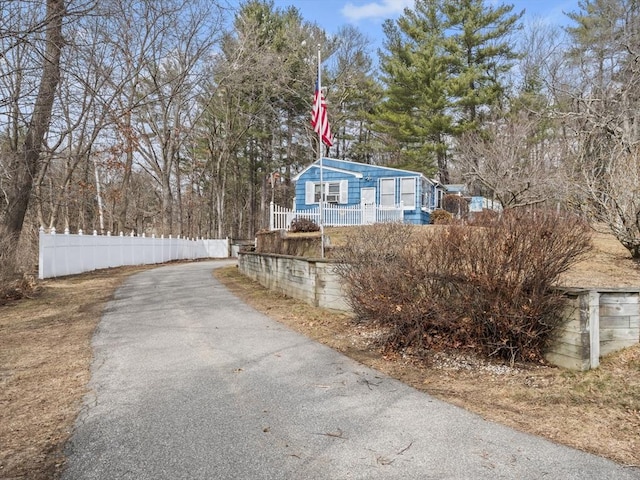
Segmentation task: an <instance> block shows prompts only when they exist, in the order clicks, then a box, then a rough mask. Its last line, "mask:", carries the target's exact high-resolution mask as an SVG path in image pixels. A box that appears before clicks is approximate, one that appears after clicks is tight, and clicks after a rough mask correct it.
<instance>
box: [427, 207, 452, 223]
mask: <svg viewBox="0 0 640 480" xmlns="http://www.w3.org/2000/svg"><path fill="white" fill-rule="evenodd" d="M452 221H453V215H451V214H450V213H449V212H447V211H446V210H435V211H434V212H433V213H432V214H431V223H432V224H434V225H447V224H449V223H451V222H452Z"/></svg>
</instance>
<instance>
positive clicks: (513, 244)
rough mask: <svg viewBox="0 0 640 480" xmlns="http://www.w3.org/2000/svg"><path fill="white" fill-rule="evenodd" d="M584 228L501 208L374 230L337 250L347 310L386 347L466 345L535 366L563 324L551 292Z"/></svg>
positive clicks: (579, 250) (586, 243) (569, 219)
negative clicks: (458, 219) (474, 219)
mask: <svg viewBox="0 0 640 480" xmlns="http://www.w3.org/2000/svg"><path fill="white" fill-rule="evenodd" d="M590 245H591V243H590V232H589V230H588V227H587V226H586V225H585V224H584V223H583V222H582V221H581V220H580V219H578V218H576V217H573V216H560V215H558V214H555V213H551V212H544V211H533V212H515V211H509V212H505V213H504V214H503V215H502V216H501V217H500V218H498V219H492V220H490V221H488V222H487V223H485V224H481V225H477V224H476V225H474V226H469V225H446V226H445V225H443V226H433V227H429V228H426V229H425V228H421V229H418V228H415V227H414V228H412V227H410V226H407V225H398V224H389V225H374V226H372V227H369V228H363V229H362V230H359V231H357V233H355V234H353V235H352V236H351V237H350V238H349V239H348V242H347V246H346V247H344V248H343V249H342V250H341V251H340V254H339V260H340V261H341V263H340V266H339V267H338V272H339V274H340V275H341V276H342V277H343V278H344V279H345V285H346V290H347V294H348V298H349V301H350V303H351V306H352V308H353V310H354V311H355V312H356V314H357V315H358V317H359V318H360V319H361V320H366V321H371V322H374V323H376V324H378V325H380V326H382V327H384V330H385V331H386V332H387V337H386V340H387V345H388V346H389V347H392V348H398V349H402V348H407V347H410V348H417V349H420V348H424V347H431V346H433V347H454V348H470V349H474V350H476V351H479V352H482V353H483V354H486V355H489V356H497V357H500V358H503V359H508V360H510V361H515V360H539V359H541V358H542V353H543V352H544V349H545V347H546V345H547V343H548V341H549V339H550V338H551V337H552V335H553V334H554V331H555V329H556V327H557V325H558V324H559V323H560V322H561V321H562V320H563V317H562V316H563V310H564V299H563V297H562V295H561V294H560V293H558V292H557V291H556V290H555V289H554V288H553V287H554V284H555V283H556V282H557V280H558V278H559V276H560V275H561V274H562V273H563V272H565V271H567V270H568V269H569V268H570V267H571V265H573V264H574V263H575V262H576V261H577V260H579V258H580V256H581V255H582V254H584V253H585V252H587V251H588V250H589V248H590Z"/></svg>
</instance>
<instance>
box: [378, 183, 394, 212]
mask: <svg viewBox="0 0 640 480" xmlns="http://www.w3.org/2000/svg"><path fill="white" fill-rule="evenodd" d="M388 183H393V202H392V203H391V204H387V203H384V202H383V201H382V199H383V198H389V197H391V194H389V193H385V191H384V185H385V184H388ZM379 190H380V206H381V207H395V206H396V205H397V204H398V202H397V198H396V197H397V190H398V188H397V182H396V179H395V178H381V179H380V180H379Z"/></svg>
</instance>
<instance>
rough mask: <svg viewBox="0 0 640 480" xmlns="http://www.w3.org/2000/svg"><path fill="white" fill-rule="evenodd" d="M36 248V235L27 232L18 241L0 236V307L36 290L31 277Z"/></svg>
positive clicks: (10, 237)
mask: <svg viewBox="0 0 640 480" xmlns="http://www.w3.org/2000/svg"><path fill="white" fill-rule="evenodd" d="M16 244H17V248H16ZM34 245H35V246H34ZM37 246H38V239H37V234H36V236H35V237H34V236H33V235H30V234H29V232H28V231H27V230H24V231H23V235H22V237H21V239H20V240H18V238H17V237H16V235H12V234H6V233H4V232H3V233H2V234H0V305H4V304H6V303H7V302H8V301H11V300H17V299H20V298H22V297H25V296H30V295H31V294H33V293H34V292H35V291H36V290H37V283H36V280H35V276H34V275H32V273H33V270H34V268H36V266H37V258H38V255H37V248H38V247H37ZM34 249H35V253H34Z"/></svg>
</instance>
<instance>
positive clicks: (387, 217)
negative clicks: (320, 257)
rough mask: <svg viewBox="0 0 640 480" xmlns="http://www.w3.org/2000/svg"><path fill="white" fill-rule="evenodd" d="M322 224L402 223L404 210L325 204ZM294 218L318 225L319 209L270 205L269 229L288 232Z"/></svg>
mask: <svg viewBox="0 0 640 480" xmlns="http://www.w3.org/2000/svg"><path fill="white" fill-rule="evenodd" d="M322 210H323V217H324V219H323V221H322V224H323V225H324V226H325V227H349V226H355V225H370V224H373V223H387V222H402V221H403V220H404V209H403V207H402V205H396V206H393V207H382V206H380V205H349V206H338V205H333V204H325V205H324V208H323V209H322ZM295 218H308V219H309V220H313V221H314V222H315V223H317V224H318V225H320V223H321V222H320V207H313V208H310V209H308V210H292V209H289V208H285V207H280V206H278V205H275V204H274V203H271V205H270V209H269V229H270V230H289V228H290V227H291V222H292V221H293V220H294V219H295Z"/></svg>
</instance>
